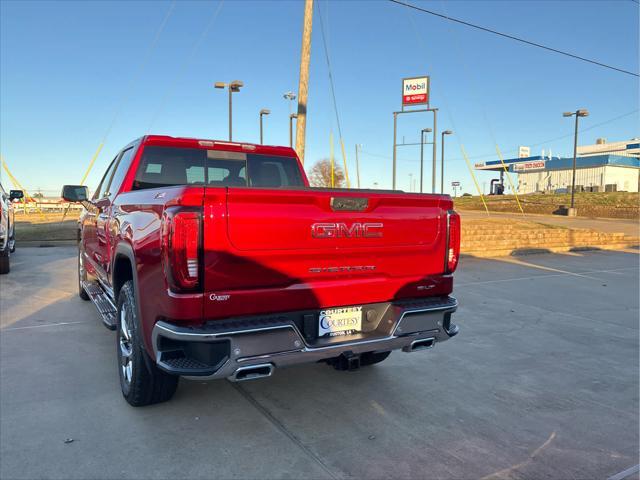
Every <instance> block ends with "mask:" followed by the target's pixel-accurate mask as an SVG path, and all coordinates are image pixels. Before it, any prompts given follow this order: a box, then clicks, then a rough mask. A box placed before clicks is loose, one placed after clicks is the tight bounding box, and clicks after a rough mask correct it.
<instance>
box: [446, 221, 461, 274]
mask: <svg viewBox="0 0 640 480" xmlns="http://www.w3.org/2000/svg"><path fill="white" fill-rule="evenodd" d="M447 227H448V231H447V259H446V265H447V273H453V272H454V271H455V269H456V267H457V266H458V260H459V259H460V215H458V214H457V213H456V212H454V211H453V210H450V211H449V212H448V213H447Z"/></svg>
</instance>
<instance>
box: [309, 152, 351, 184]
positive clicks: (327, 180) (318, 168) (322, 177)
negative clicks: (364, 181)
mask: <svg viewBox="0 0 640 480" xmlns="http://www.w3.org/2000/svg"><path fill="white" fill-rule="evenodd" d="M309 183H311V186H312V187H328V188H331V160H329V159H328V158H324V159H322V160H318V161H317V162H316V163H315V164H314V165H313V167H311V171H310V172H309ZM333 186H334V187H336V188H340V187H344V186H345V177H344V172H343V170H342V168H340V167H339V166H338V165H336V164H335V162H334V164H333Z"/></svg>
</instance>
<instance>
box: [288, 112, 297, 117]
mask: <svg viewBox="0 0 640 480" xmlns="http://www.w3.org/2000/svg"><path fill="white" fill-rule="evenodd" d="M289 118H298V114H297V113H292V114H291V115H289Z"/></svg>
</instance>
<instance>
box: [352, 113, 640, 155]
mask: <svg viewBox="0 0 640 480" xmlns="http://www.w3.org/2000/svg"><path fill="white" fill-rule="evenodd" d="M638 112H640V109H635V110H632V111H630V112H627V113H623V114H622V115H618V116H617V117H613V118H610V119H608V120H605V121H603V122H600V123H596V124H593V125H590V126H588V127H586V128H581V129H580V130H578V133H583V132H588V131H589V130H593V129H594V128H598V127H601V126H602V125H606V124H608V123H612V122H615V121H616V120H620V119H621V118H625V117H628V116H630V115H633V114H635V113H638ZM573 135H574V133H573V132H571V133H567V134H566V135H561V136H559V137H555V138H550V139H548V140H543V141H541V142H537V143H532V144H529V146H530V147H538V146H540V145H545V144H547V143H551V142H556V141H558V140H563V139H565V138H569V137H573ZM414 145H420V144H419V143H415V144H414ZM360 151H361V152H362V153H364V154H366V155H370V156H372V157H377V158H383V159H385V160H391V157H389V156H388V155H381V154H379V153H373V152H367V151H365V150H360ZM517 151H518V148H517V147H514V148H510V149H509V150H505V151H504V152H503V153H515V152H517ZM495 156H496V153H495V152H492V153H485V154H481V155H472V156H469V157H468V158H469V159H473V160H476V159H480V158H488V157H495ZM454 160H462V157H458V158H449V159H447V161H448V162H450V161H454ZM403 161H409V160H403Z"/></svg>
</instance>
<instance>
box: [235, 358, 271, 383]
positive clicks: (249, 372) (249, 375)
mask: <svg viewBox="0 0 640 480" xmlns="http://www.w3.org/2000/svg"><path fill="white" fill-rule="evenodd" d="M274 369H275V367H274V366H273V365H272V364H271V363H261V364H260V365H247V366H246V367H240V368H238V369H237V370H236V371H235V372H233V375H231V376H230V377H229V380H231V381H232V382H244V381H245V380H257V379H258V378H265V377H270V376H271V375H273V370H274Z"/></svg>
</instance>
